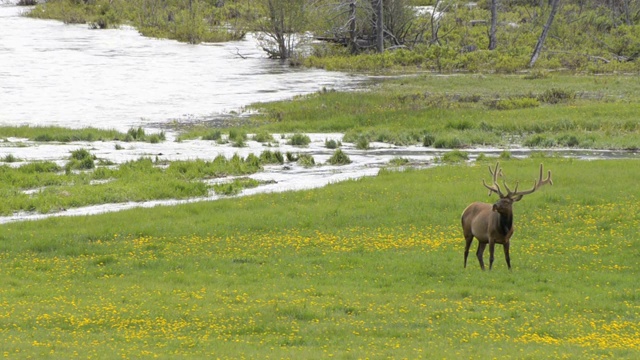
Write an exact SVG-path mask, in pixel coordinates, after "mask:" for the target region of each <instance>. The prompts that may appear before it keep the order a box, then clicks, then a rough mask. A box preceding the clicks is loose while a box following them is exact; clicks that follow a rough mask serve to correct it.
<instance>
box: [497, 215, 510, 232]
mask: <svg viewBox="0 0 640 360" xmlns="http://www.w3.org/2000/svg"><path fill="white" fill-rule="evenodd" d="M498 214H499V216H500V228H499V229H500V233H501V234H502V235H505V236H506V235H507V234H508V233H509V231H511V227H512V226H513V213H512V212H511V211H509V212H508V213H506V214H504V213H501V212H498Z"/></svg>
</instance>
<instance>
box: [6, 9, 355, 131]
mask: <svg viewBox="0 0 640 360" xmlns="http://www.w3.org/2000/svg"><path fill="white" fill-rule="evenodd" d="M24 11H26V9H25V8H23V7H17V6H11V5H9V4H4V5H0V123H1V124H13V125H18V124H28V125H57V126H64V127H73V128H78V127H87V126H93V127H100V128H108V129H116V130H120V131H126V130H127V129H129V128H131V127H138V126H142V127H147V126H149V125H156V124H158V123H162V122H175V121H177V122H180V121H193V119H194V118H195V119H198V118H204V117H210V116H217V115H220V114H223V113H226V112H230V111H239V110H241V109H242V107H243V106H246V105H248V104H250V103H252V102H256V101H261V102H264V101H273V100H281V99H287V98H291V97H292V96H295V95H300V94H306V93H311V92H316V91H319V90H321V89H323V88H327V89H346V88H353V87H355V86H357V84H358V83H359V82H361V80H362V77H358V76H351V75H348V74H345V73H340V72H329V71H324V70H318V69H302V68H292V67H290V66H288V65H286V64H283V63H281V62H279V61H273V60H269V59H266V58H265V55H264V53H263V51H262V50H261V49H260V48H259V47H258V44H257V43H256V41H255V39H254V38H253V37H252V36H251V35H249V36H247V38H246V39H245V40H243V41H233V42H228V43H222V44H200V45H191V44H184V43H179V42H177V41H173V40H162V39H151V38H146V37H143V36H141V35H139V34H138V32H137V31H136V30H135V29H133V28H131V27H126V26H124V27H122V28H120V29H108V30H90V29H89V28H88V26H87V25H65V24H63V23H62V22H59V21H53V20H38V19H30V18H27V17H23V16H20V14H21V13H22V12H24Z"/></svg>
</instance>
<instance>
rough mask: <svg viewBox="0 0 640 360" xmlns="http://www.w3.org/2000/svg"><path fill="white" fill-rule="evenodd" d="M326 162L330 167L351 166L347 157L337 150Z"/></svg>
mask: <svg viewBox="0 0 640 360" xmlns="http://www.w3.org/2000/svg"><path fill="white" fill-rule="evenodd" d="M328 162H329V164H331V165H347V164H351V159H349V156H348V155H347V154H345V153H344V152H343V151H342V150H340V149H338V150H336V151H335V152H334V153H333V155H332V156H331V157H330V158H329V161H328Z"/></svg>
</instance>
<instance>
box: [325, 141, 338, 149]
mask: <svg viewBox="0 0 640 360" xmlns="http://www.w3.org/2000/svg"><path fill="white" fill-rule="evenodd" d="M324 146H325V147H326V148H327V149H337V148H339V147H340V146H342V143H341V142H340V141H337V140H333V139H329V140H325V141H324Z"/></svg>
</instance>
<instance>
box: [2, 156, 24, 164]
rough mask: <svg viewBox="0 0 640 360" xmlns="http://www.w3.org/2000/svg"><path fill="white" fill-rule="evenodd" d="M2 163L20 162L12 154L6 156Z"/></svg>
mask: <svg viewBox="0 0 640 360" xmlns="http://www.w3.org/2000/svg"><path fill="white" fill-rule="evenodd" d="M2 161H3V162H6V163H13V162H18V161H20V160H19V159H18V158H17V157H15V156H14V155H13V154H7V155H6V156H5V157H4V158H3V159H2Z"/></svg>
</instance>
